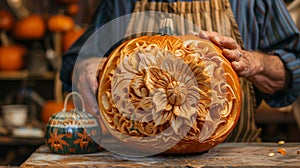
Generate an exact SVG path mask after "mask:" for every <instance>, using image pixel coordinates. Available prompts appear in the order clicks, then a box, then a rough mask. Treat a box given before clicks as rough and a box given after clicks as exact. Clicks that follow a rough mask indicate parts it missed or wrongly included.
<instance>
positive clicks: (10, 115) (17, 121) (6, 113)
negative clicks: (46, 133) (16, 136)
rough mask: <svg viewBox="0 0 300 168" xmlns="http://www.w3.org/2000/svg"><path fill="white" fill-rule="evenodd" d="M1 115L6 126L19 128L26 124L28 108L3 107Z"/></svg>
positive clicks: (21, 106) (18, 106) (17, 106)
mask: <svg viewBox="0 0 300 168" xmlns="http://www.w3.org/2000/svg"><path fill="white" fill-rule="evenodd" d="M2 114H3V118H4V122H5V123H6V124H8V125H12V126H15V127H21V126H24V125H25V124H26V122H27V116H28V106H27V105H18V104H13V105H3V106H2Z"/></svg>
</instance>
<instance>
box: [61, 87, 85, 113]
mask: <svg viewBox="0 0 300 168" xmlns="http://www.w3.org/2000/svg"><path fill="white" fill-rule="evenodd" d="M72 95H76V96H78V97H79V99H80V101H81V104H82V111H83V112H85V105H84V101H83V98H82V96H81V95H80V94H79V93H78V92H71V93H69V94H68V95H67V96H66V99H65V102H64V109H63V111H67V104H68V99H69V98H70V96H72Z"/></svg>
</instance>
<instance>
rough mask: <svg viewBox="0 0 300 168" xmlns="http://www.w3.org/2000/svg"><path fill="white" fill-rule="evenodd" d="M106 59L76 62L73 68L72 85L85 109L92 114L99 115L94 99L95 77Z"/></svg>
mask: <svg viewBox="0 0 300 168" xmlns="http://www.w3.org/2000/svg"><path fill="white" fill-rule="evenodd" d="M105 60H106V58H100V57H91V58H87V59H85V60H82V61H80V62H78V63H77V64H76V65H75V68H74V74H73V84H74V85H75V86H76V88H77V89H78V91H79V93H80V94H81V95H82V96H83V98H84V100H85V104H86V109H87V111H89V112H92V113H93V114H96V115H99V108H98V103H97V99H96V91H97V89H98V81H97V76H98V74H99V71H100V70H101V67H102V66H103V64H104V62H105Z"/></svg>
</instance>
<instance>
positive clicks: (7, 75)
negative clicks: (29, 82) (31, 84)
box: [0, 70, 55, 80]
mask: <svg viewBox="0 0 300 168" xmlns="http://www.w3.org/2000/svg"><path fill="white" fill-rule="evenodd" d="M54 78H55V72H50V71H45V72H29V71H28V70H22V71H0V80H24V79H39V80H52V79H54Z"/></svg>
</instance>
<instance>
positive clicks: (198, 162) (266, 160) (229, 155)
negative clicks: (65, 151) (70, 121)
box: [21, 143, 300, 168]
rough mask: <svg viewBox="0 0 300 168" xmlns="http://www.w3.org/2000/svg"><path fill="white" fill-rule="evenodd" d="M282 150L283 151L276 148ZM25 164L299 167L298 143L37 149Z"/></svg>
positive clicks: (44, 147)
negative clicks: (152, 152)
mask: <svg viewBox="0 0 300 168" xmlns="http://www.w3.org/2000/svg"><path fill="white" fill-rule="evenodd" d="M280 148H282V149H284V150H286V154H283V153H280V152H278V149H280ZM21 167H22V168H27V167H51V168H52V167H61V168H63V167H300V143H285V144H278V143H223V144H220V145H218V146H217V147H215V148H213V149H211V150H210V151H209V152H207V153H202V154H193V155H175V156H174V155H157V156H149V157H143V158H130V157H125V156H120V155H116V154H113V153H111V152H109V151H106V150H102V151H100V152H97V153H91V154H80V155H59V154H53V153H51V152H50V151H49V149H48V148H47V147H46V146H44V145H43V146H41V147H40V148H38V149H37V150H36V151H35V152H34V153H33V154H32V155H31V156H30V157H29V158H28V159H27V160H26V161H25V162H24V163H23V164H22V165H21Z"/></svg>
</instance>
